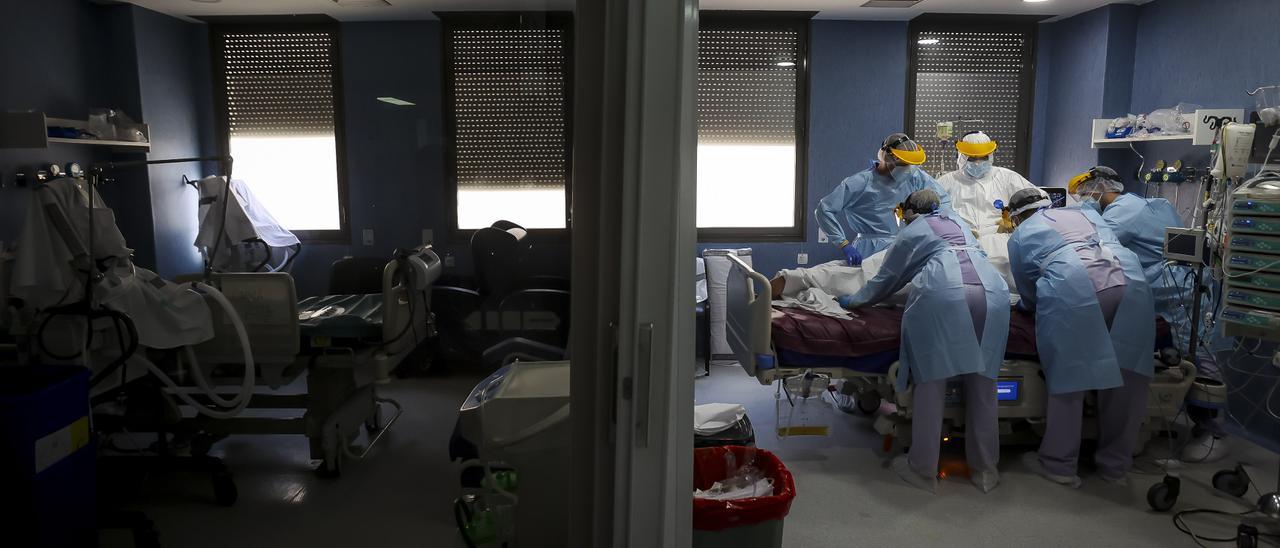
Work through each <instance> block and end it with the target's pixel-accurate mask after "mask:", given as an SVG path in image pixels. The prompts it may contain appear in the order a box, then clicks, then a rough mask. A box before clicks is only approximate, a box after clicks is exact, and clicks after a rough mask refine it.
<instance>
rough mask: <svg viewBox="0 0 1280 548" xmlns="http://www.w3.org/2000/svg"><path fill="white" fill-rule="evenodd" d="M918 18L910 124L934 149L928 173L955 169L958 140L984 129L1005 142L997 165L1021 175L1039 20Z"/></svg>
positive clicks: (912, 38)
mask: <svg viewBox="0 0 1280 548" xmlns="http://www.w3.org/2000/svg"><path fill="white" fill-rule="evenodd" d="M979 17H981V20H973V19H969V18H964V17H956V16H939V17H917V18H916V19H913V20H912V21H911V24H910V26H909V33H908V36H909V42H908V45H909V51H910V53H909V59H908V63H909V66H910V69H909V73H908V75H909V76H908V78H907V112H906V120H907V127H908V128H910V131H911V132H912V133H911V136H912V137H914V138H915V140H916V142H917V143H920V145H921V146H923V147H924V148H925V150H926V151H927V152H928V155H929V164H928V165H927V166H926V169H927V170H928V171H929V172H930V173H943V172H947V171H954V170H955V169H956V164H955V158H956V153H955V148H954V145H955V143H954V141H941V140H939V139H938V137H937V136H938V124H939V123H940V122H958V123H956V124H955V125H954V135H955V138H956V139H958V138H960V136H962V135H963V134H964V133H967V132H969V131H974V130H982V131H984V132H986V133H987V135H989V136H991V138H992V139H994V140H995V141H996V142H998V143H1000V148H999V150H997V151H996V153H995V154H996V165H1002V166H1004V167H1007V168H1009V169H1012V170H1014V171H1017V172H1019V173H1021V174H1023V176H1026V175H1027V166H1028V163H1029V158H1030V155H1031V143H1030V135H1031V102H1032V95H1033V93H1034V90H1033V86H1034V85H1035V64H1034V62H1035V42H1036V24H1035V22H1034V21H1029V20H1027V19H1025V18H1017V17H1000V16H979Z"/></svg>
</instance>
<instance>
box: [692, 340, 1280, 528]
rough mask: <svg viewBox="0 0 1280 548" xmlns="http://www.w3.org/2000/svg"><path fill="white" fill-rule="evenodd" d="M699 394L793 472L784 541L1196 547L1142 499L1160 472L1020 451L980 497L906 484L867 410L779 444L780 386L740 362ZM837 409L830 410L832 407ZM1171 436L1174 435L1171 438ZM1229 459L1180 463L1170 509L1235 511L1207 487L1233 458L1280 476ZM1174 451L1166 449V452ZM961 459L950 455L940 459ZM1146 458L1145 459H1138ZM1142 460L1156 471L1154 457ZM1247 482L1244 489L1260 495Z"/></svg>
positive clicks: (1238, 507) (1264, 476)
mask: <svg viewBox="0 0 1280 548" xmlns="http://www.w3.org/2000/svg"><path fill="white" fill-rule="evenodd" d="M694 386H695V393H696V401H697V403H699V404H702V403H741V404H743V405H745V406H746V408H747V415H748V416H749V417H750V419H751V421H752V425H753V427H754V428H755V433H756V445H757V446H758V447H761V448H764V449H768V450H770V451H774V452H775V453H776V454H777V455H778V456H779V457H780V458H781V459H782V461H783V462H784V463H785V464H786V466H787V468H788V469H789V470H790V471H791V472H792V474H793V475H794V476H795V481H796V492H797V495H796V499H795V501H794V502H793V503H792V506H791V513H790V515H789V516H788V517H787V519H786V522H785V526H784V536H783V538H784V545H785V546H942V545H946V546H953V547H956V546H981V547H991V546H1032V545H1034V546H1041V547H1048V546H1073V547H1075V546H1080V542H1081V540H1084V539H1088V540H1089V541H1090V542H1091V543H1092V544H1093V545H1095V546H1194V545H1195V543H1193V542H1192V541H1191V539H1190V538H1189V537H1187V536H1186V535H1183V534H1182V533H1180V532H1178V530H1177V529H1176V528H1175V527H1174V525H1173V522H1172V519H1171V515H1172V514H1159V513H1155V512H1153V511H1151V510H1149V509H1148V508H1147V503H1146V492H1147V489H1148V487H1150V485H1151V484H1152V483H1155V482H1158V481H1159V480H1160V479H1161V478H1162V477H1163V476H1162V475H1159V474H1157V475H1142V474H1139V473H1132V474H1130V485H1129V486H1128V487H1114V486H1111V485H1108V484H1105V483H1104V482H1102V481H1101V480H1099V479H1097V478H1095V477H1090V476H1087V475H1085V476H1083V477H1084V485H1083V487H1081V488H1080V489H1079V490H1073V489H1070V488H1068V487H1064V486H1058V485H1054V484H1051V483H1049V482H1047V481H1046V480H1043V479H1041V478H1040V477H1039V476H1036V475H1034V474H1033V473H1032V472H1030V471H1029V470H1027V469H1026V468H1025V467H1023V466H1022V465H1021V463H1020V462H1019V457H1020V456H1021V455H1020V453H1022V452H1024V451H1025V449H1024V448H1016V449H1015V448H1007V449H1006V450H1005V451H1004V452H1003V453H1002V455H1001V465H1000V472H1001V483H1000V486H999V487H998V488H996V490H994V491H992V492H991V493H989V494H985V495H984V494H982V493H981V492H980V491H978V489H977V488H976V487H974V486H973V485H971V484H970V483H969V481H968V478H965V477H959V478H948V479H945V480H942V481H941V482H940V483H939V486H938V493H937V495H931V494H928V493H926V492H924V491H921V490H919V489H916V488H915V487H911V486H908V485H907V484H906V483H904V482H903V481H902V480H900V479H898V477H897V476H896V475H895V474H894V473H893V471H891V470H889V468H888V459H889V457H888V456H886V454H885V453H883V452H882V446H883V438H881V437H880V436H878V435H877V434H875V433H874V431H873V430H872V429H871V422H872V421H871V419H870V418H869V417H863V416H860V415H849V414H844V413H840V412H838V411H837V412H835V413H833V416H834V424H833V429H832V434H831V435H830V437H826V438H798V437H793V438H789V439H786V440H785V441H779V439H778V437H777V436H776V435H775V434H774V432H775V426H776V424H777V420H776V411H775V410H774V398H773V395H774V389H773V387H771V386H762V385H760V383H759V382H757V381H756V379H754V378H752V377H750V376H748V375H747V374H746V373H744V372H743V371H742V368H741V367H738V366H736V365H735V366H712V368H711V375H710V376H703V377H699V378H698V379H697V380H696V382H695V385H694ZM833 408H834V407H833ZM1166 443H1167V440H1166ZM1232 449H1233V453H1232V455H1231V456H1230V457H1228V458H1227V459H1225V460H1223V461H1221V462H1218V463H1214V464H1203V465H1196V466H1192V467H1190V468H1187V469H1185V470H1183V471H1182V495H1181V497H1180V498H1179V502H1178V505H1177V506H1176V507H1175V509H1178V510H1181V509H1188V508H1197V507H1201V508H1217V509H1221V510H1227V511H1231V512H1240V511H1243V510H1246V509H1247V508H1246V507H1245V506H1244V505H1243V504H1241V503H1240V502H1239V500H1236V499H1231V498H1228V497H1226V496H1218V495H1216V494H1214V493H1213V490H1212V488H1211V487H1209V482H1210V478H1211V477H1212V476H1213V473H1214V472H1216V471H1217V470H1219V469H1220V468H1227V467H1230V466H1234V465H1235V463H1236V462H1237V461H1240V460H1243V461H1245V462H1246V463H1253V464H1256V465H1258V466H1259V467H1258V468H1250V469H1249V472H1250V473H1251V474H1254V478H1255V479H1258V480H1260V482H1261V485H1263V486H1264V487H1266V488H1267V489H1266V490H1268V491H1270V490H1271V489H1274V486H1275V482H1276V459H1277V456H1276V455H1275V454H1272V453H1270V452H1268V451H1265V450H1263V449H1261V448H1259V447H1257V446H1253V445H1250V444H1248V443H1246V442H1244V441H1241V440H1233V445H1232ZM1166 454H1167V450H1166ZM957 460H958V461H963V451H961V452H960V454H959V455H956V456H948V455H947V454H945V453H944V455H943V468H944V469H947V468H949V466H948V465H949V464H950V465H951V466H954V465H956V464H959V462H956V461H957ZM1143 465H1144V464H1143V463H1139V466H1143ZM1145 466H1146V467H1147V468H1149V469H1151V470H1155V467H1154V466H1152V465H1151V464H1150V462H1149V459H1148V462H1147V463H1146V464H1145ZM1257 496H1258V495H1257V493H1255V492H1253V491H1251V492H1250V494H1249V495H1247V496H1246V498H1248V499H1249V500H1250V501H1253V500H1256V499H1257ZM1189 521H1191V526H1192V528H1193V529H1194V530H1195V531H1196V533H1198V534H1200V535H1207V536H1221V537H1227V536H1234V535H1235V527H1236V523H1237V521H1236V520H1232V519H1227V518H1223V519H1216V518H1212V517H1208V518H1205V517H1200V516H1196V517H1192V518H1189Z"/></svg>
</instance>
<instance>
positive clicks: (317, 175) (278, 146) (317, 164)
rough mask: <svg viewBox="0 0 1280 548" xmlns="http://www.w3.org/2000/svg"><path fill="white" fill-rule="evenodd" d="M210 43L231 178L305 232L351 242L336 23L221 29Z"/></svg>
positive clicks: (288, 224)
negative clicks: (347, 212) (348, 226)
mask: <svg viewBox="0 0 1280 548" xmlns="http://www.w3.org/2000/svg"><path fill="white" fill-rule="evenodd" d="M212 49H213V52H212V53H213V66H214V94H215V102H216V106H217V112H218V117H219V125H220V130H221V134H222V139H223V141H222V144H223V147H224V148H223V150H224V151H226V153H228V154H230V155H231V158H232V159H233V160H234V166H233V173H232V175H233V176H234V177H235V178H237V179H242V180H244V181H245V183H247V184H248V185H249V186H250V188H252V189H253V193H254V194H255V195H256V196H257V198H258V199H259V200H261V201H262V203H263V205H264V206H266V208H267V209H268V210H269V211H270V212H271V214H272V215H273V216H274V217H275V218H276V219H277V220H278V221H280V224H281V225H283V226H284V227H285V228H287V229H289V230H292V231H294V232H295V233H297V234H298V235H299V236H300V237H302V238H305V239H309V240H345V239H346V237H347V224H346V185H345V174H344V173H343V157H344V154H343V151H344V148H343V140H342V115H341V112H342V98H341V94H340V92H339V89H340V85H339V82H340V80H339V70H338V66H337V59H338V31H337V26H336V24H332V23H330V24H323V23H322V24H305V25H298V24H288V25H265V24H264V25H247V24H246V25H218V26H215V27H214V28H213V48H212Z"/></svg>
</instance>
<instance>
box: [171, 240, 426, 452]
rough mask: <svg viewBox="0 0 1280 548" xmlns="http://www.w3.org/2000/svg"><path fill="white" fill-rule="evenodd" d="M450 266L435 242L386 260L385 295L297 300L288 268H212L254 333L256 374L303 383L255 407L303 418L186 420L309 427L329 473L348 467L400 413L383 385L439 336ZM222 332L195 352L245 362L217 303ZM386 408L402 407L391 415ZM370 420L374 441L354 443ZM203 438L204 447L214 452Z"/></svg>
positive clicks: (220, 363) (246, 427) (230, 429)
mask: <svg viewBox="0 0 1280 548" xmlns="http://www.w3.org/2000/svg"><path fill="white" fill-rule="evenodd" d="M441 271H442V265H441V261H440V258H439V257H438V256H437V255H436V254H435V252H434V251H432V249H431V247H430V246H423V247H419V248H417V249H413V250H409V251H397V252H396V254H395V256H394V257H392V258H391V260H389V261H388V262H387V263H386V266H385V267H384V268H383V273H382V290H381V292H380V293H376V294H367V295H327V296H322V297H308V298H306V299H303V300H302V301H300V302H299V301H297V300H296V297H295V289H294V285H293V278H292V276H290V275H289V274H285V273H221V274H214V275H213V277H212V280H211V285H213V286H214V287H216V288H218V290H219V291H221V292H222V294H223V295H224V296H225V297H226V298H227V300H228V301H230V302H231V304H232V306H233V307H234V308H235V310H236V311H237V313H238V316H239V318H240V320H241V321H242V322H243V323H244V326H245V328H246V330H247V331H248V332H249V340H250V346H251V347H252V348H253V354H254V360H255V362H256V367H257V370H258V374H257V377H258V382H259V383H260V384H262V385H266V386H268V387H270V388H272V389H279V388H281V387H286V386H290V385H293V384H294V383H295V382H298V381H299V379H300V377H302V376H303V374H304V373H305V376H306V378H305V391H304V392H303V393H299V394H271V393H268V394H256V393H255V394H254V396H253V399H252V400H251V403H250V404H249V406H248V407H249V408H250V409H253V408H260V409H292V410H297V411H303V412H304V414H303V415H302V416H301V417H290V418H270V417H261V416H246V417H234V418H230V419H215V418H211V417H204V416H197V417H195V418H193V419H190V421H189V424H188V426H189V427H190V428H192V429H195V430H197V431H200V432H204V433H206V434H212V435H214V436H222V435H227V434H232V433H240V434H245V433H259V434H304V435H306V436H307V438H308V440H309V441H310V449H311V458H313V459H319V460H321V465H320V467H319V468H317V470H316V472H317V473H318V474H320V475H322V476H336V475H338V474H340V473H341V469H342V464H343V462H344V460H345V459H346V458H363V457H364V456H365V455H366V454H367V453H368V451H369V450H370V449H371V448H372V446H373V445H374V444H375V443H377V441H378V440H379V439H380V438H381V437H382V435H383V434H384V433H386V432H387V430H388V429H389V428H390V427H391V425H392V424H393V423H394V422H395V420H396V419H397V418H398V417H399V415H400V412H401V406H400V404H399V403H398V402H396V401H394V400H391V399H388V398H384V397H380V396H379V395H378V394H377V391H376V387H377V385H379V384H385V383H387V382H389V381H390V378H391V374H392V372H393V371H394V370H395V368H396V366H397V365H399V364H400V362H402V361H403V360H404V359H405V358H406V357H408V356H409V355H410V354H411V353H412V352H413V351H414V350H415V349H417V348H418V346H419V345H420V344H421V343H423V342H424V341H426V340H427V339H428V338H431V337H434V335H435V326H434V319H433V317H432V314H431V300H430V299H431V285H432V283H434V282H435V281H436V280H437V279H439V277H440V274H441ZM211 310H213V312H214V314H213V316H214V318H213V319H214V326H215V327H214V338H213V339H212V340H210V341H208V342H205V343H202V344H200V345H197V346H196V347H195V349H194V354H195V359H197V360H199V363H201V364H211V365H213V366H214V367H228V366H229V367H232V368H235V367H239V366H241V365H242V364H241V361H242V359H241V350H240V347H239V342H238V340H237V338H236V336H235V333H234V332H233V328H232V327H233V322H231V321H230V319H229V318H227V317H226V312H225V311H223V310H222V309H221V308H218V307H213V306H211ZM384 406H389V407H391V408H394V410H395V413H394V415H392V416H390V417H384V414H383V409H384ZM361 427H364V428H365V430H366V432H367V436H368V442H367V443H366V445H365V447H364V448H362V449H358V450H354V449H352V447H351V443H352V442H353V441H354V440H355V439H356V437H357V436H358V434H359V433H360V428H361ZM207 448H208V447H207V444H202V447H201V448H200V449H201V450H207Z"/></svg>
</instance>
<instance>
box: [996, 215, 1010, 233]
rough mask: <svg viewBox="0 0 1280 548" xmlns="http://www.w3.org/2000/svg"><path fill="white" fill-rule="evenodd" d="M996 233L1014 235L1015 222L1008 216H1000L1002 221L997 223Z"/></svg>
mask: <svg viewBox="0 0 1280 548" xmlns="http://www.w3.org/2000/svg"><path fill="white" fill-rule="evenodd" d="M996 233H997V234H1012V233H1013V220H1012V219H1010V218H1009V216H1008V215H1001V216H1000V221H999V222H997V223H996Z"/></svg>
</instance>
